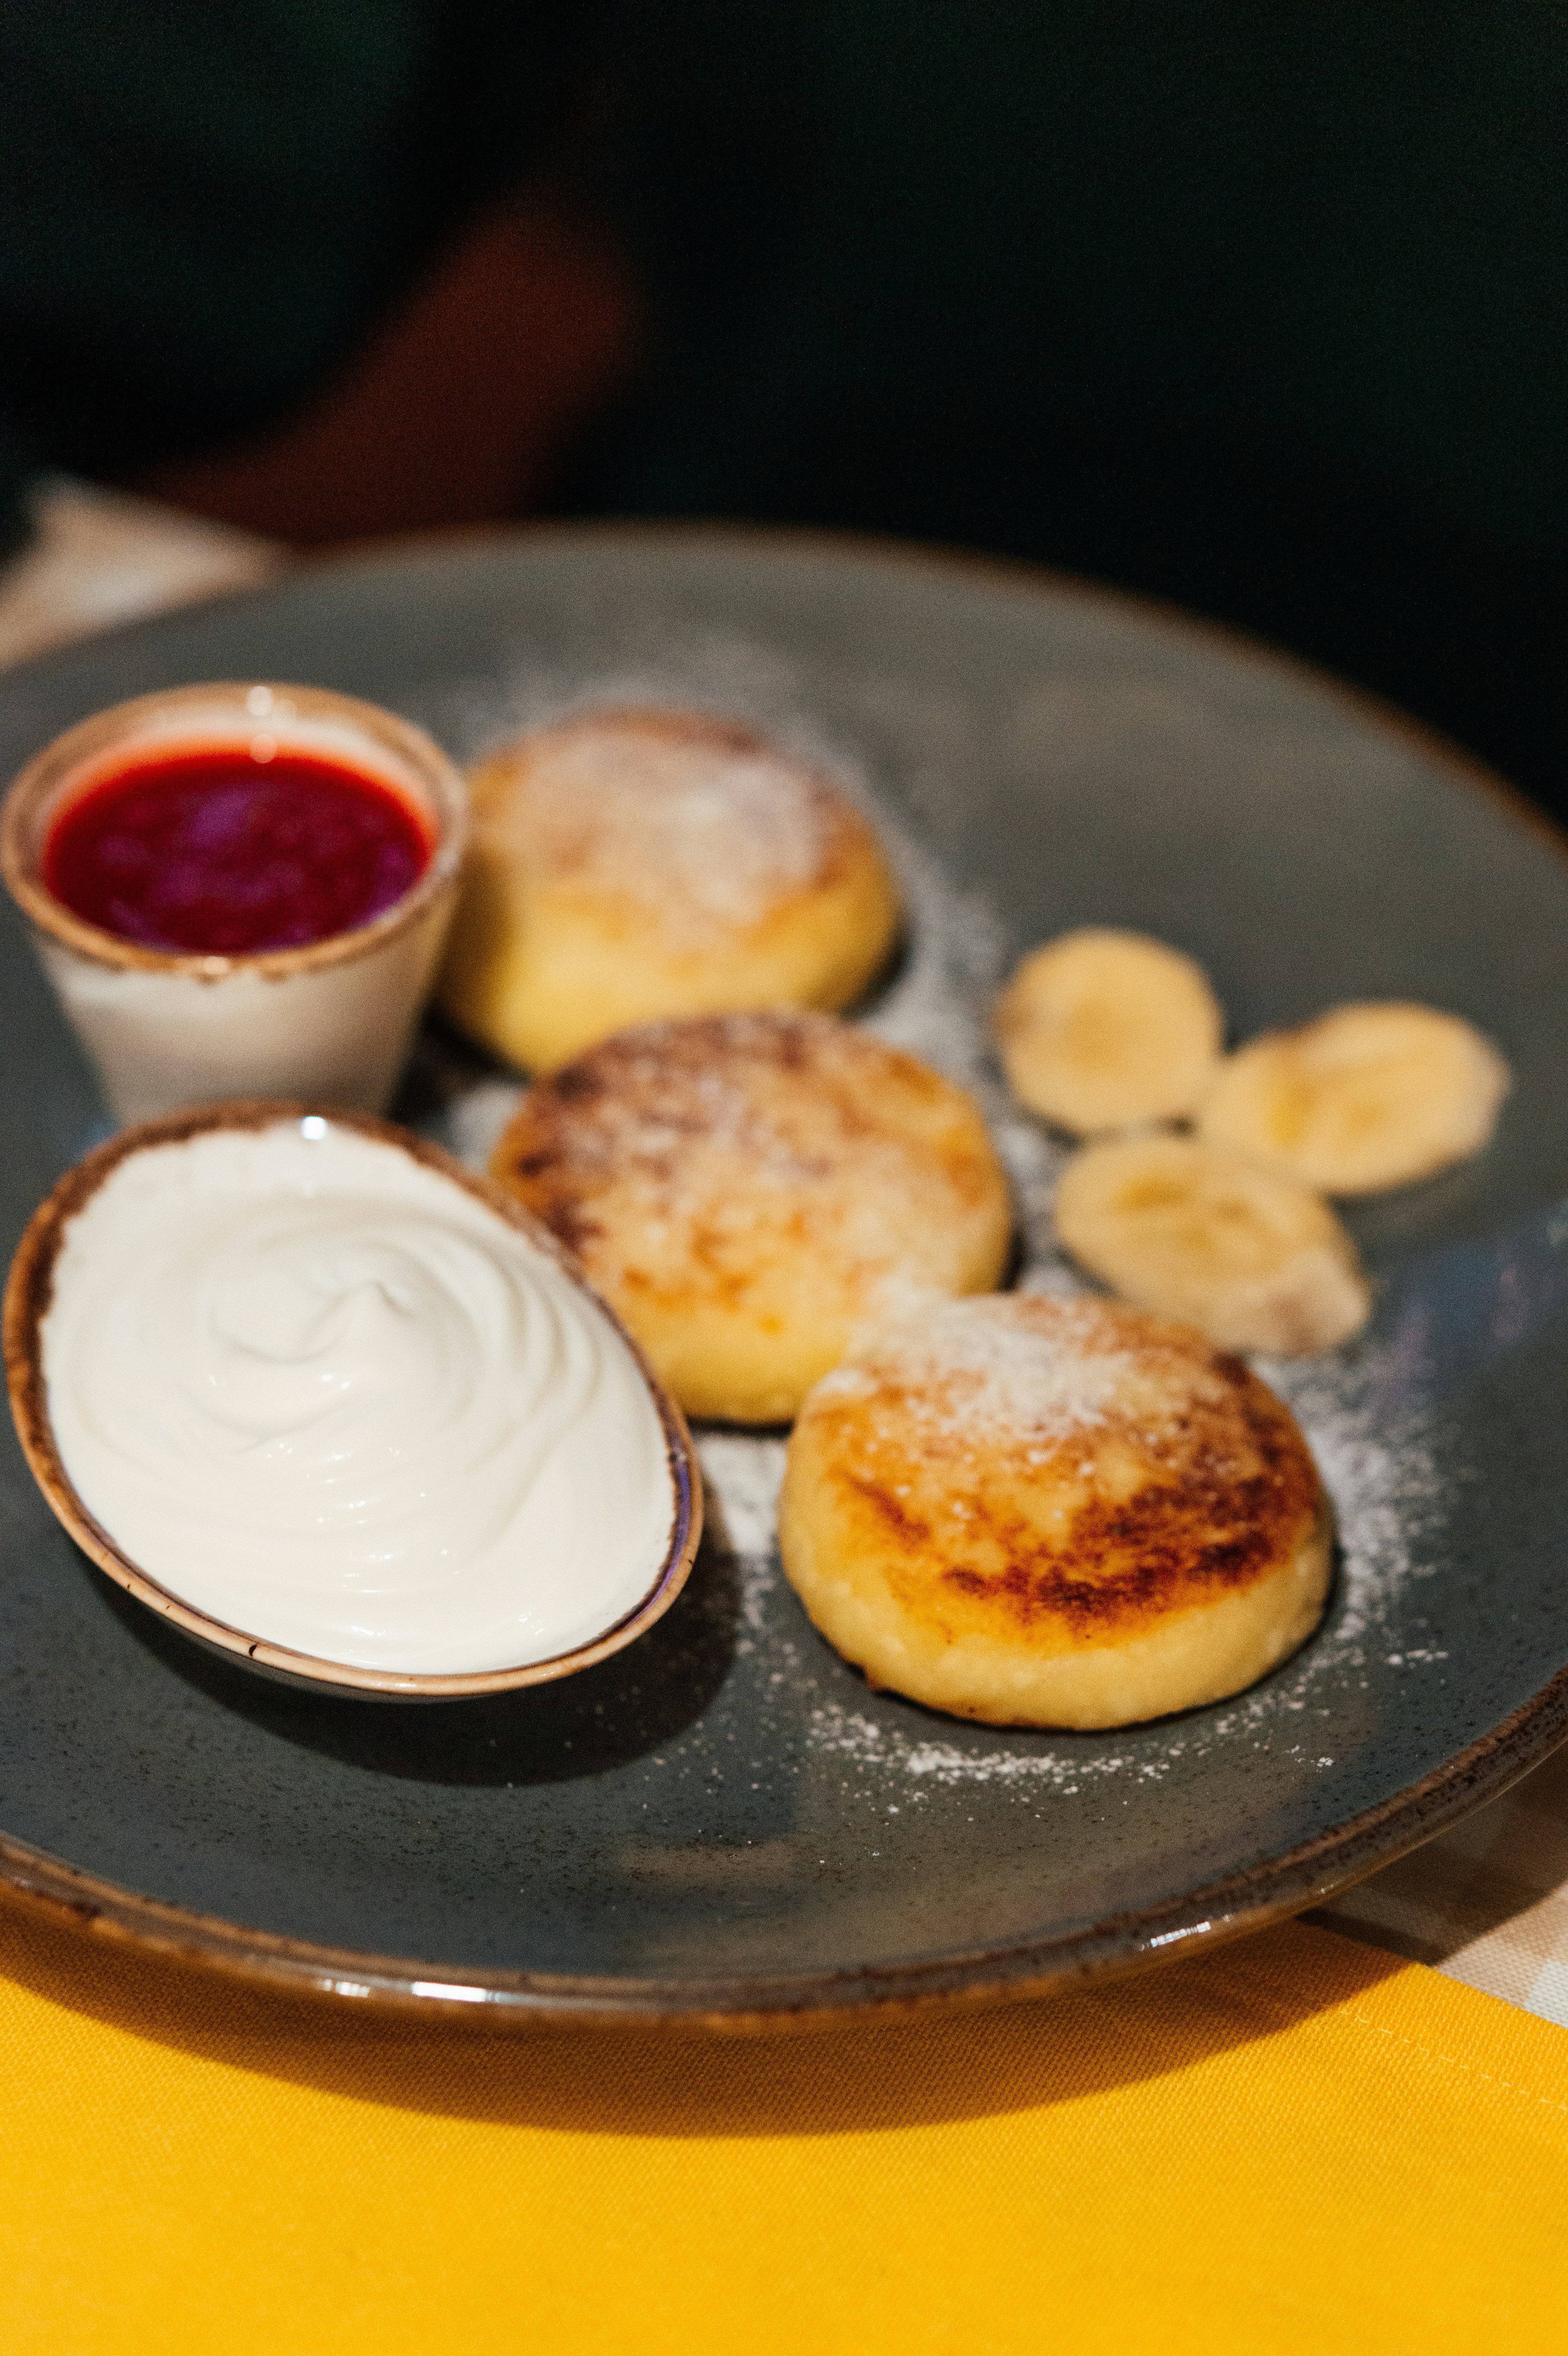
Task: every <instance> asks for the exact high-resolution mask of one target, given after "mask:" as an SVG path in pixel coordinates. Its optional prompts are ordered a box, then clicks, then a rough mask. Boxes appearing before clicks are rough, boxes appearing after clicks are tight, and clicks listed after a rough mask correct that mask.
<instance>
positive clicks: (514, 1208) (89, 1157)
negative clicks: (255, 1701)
mask: <svg viewBox="0 0 1568 2356" xmlns="http://www.w3.org/2000/svg"><path fill="white" fill-rule="evenodd" d="M304 1119H324V1120H327V1121H331V1122H333V1123H335V1124H336V1126H338V1127H340V1128H344V1129H350V1130H355V1131H356V1132H357V1134H358V1135H359V1136H361V1137H368V1138H369V1139H371V1140H372V1141H374V1142H376V1143H378V1144H381V1145H387V1146H391V1147H394V1148H397V1149H398V1150H400V1151H403V1152H405V1153H407V1154H409V1155H411V1158H412V1159H413V1160H414V1161H416V1162H420V1163H421V1164H422V1165H423V1166H424V1167H425V1168H427V1169H431V1170H434V1171H437V1172H439V1173H441V1175H442V1176H443V1177H445V1178H449V1179H451V1180H452V1181H453V1183H456V1184H457V1185H460V1186H461V1187H463V1189H464V1192H465V1193H467V1194H472V1195H474V1196H475V1198H476V1199H477V1200H478V1201H479V1202H481V1203H483V1204H485V1206H486V1207H487V1208H488V1209H489V1210H491V1211H494V1212H495V1213H496V1215H498V1216H499V1217H500V1218H501V1219H502V1220H503V1221H504V1222H505V1224H506V1225H507V1226H509V1227H512V1228H514V1229H516V1230H517V1233H518V1234H520V1235H523V1236H525V1237H527V1238H528V1241H529V1243H531V1244H533V1245H534V1246H535V1247H536V1248H538V1249H539V1250H541V1251H543V1252H544V1253H545V1254H546V1255H547V1257H548V1258H549V1259H550V1260H551V1261H552V1262H553V1263H554V1265H555V1266H556V1267H557V1268H559V1269H560V1270H561V1272H562V1274H563V1275H565V1276H566V1277H567V1278H568V1279H569V1280H570V1281H571V1284H572V1285H573V1286H574V1287H575V1288H576V1290H578V1291H579V1292H581V1293H583V1294H585V1295H586V1296H587V1298H588V1299H589V1300H590V1301H592V1302H593V1304H594V1306H595V1307H596V1308H597V1309H598V1310H599V1311H600V1312H601V1313H602V1314H603V1316H605V1317H606V1318H608V1320H609V1322H610V1324H611V1327H612V1329H613V1331H614V1332H615V1333H617V1334H618V1335H619V1336H620V1338H621V1339H622V1341H623V1342H624V1344H626V1347H627V1348H628V1349H629V1350H630V1352H631V1353H632V1356H633V1359H634V1362H635V1365H636V1366H637V1367H638V1370H639V1371H640V1373H641V1374H642V1376H643V1378H644V1380H645V1382H646V1384H647V1386H648V1389H649V1391H650V1393H651V1394H652V1397H653V1401H654V1405H655V1407H656V1410H657V1413H658V1418H659V1424H660V1428H661V1430H663V1432H664V1437H665V1453H666V1459H667V1462H668V1465H669V1469H670V1479H671V1483H672V1486H673V1489H674V1494H675V1518H674V1522H673V1524H672V1526H671V1530H670V1537H669V1543H668V1545H667V1547H666V1549H665V1553H664V1556H663V1558H662V1559H661V1561H660V1564H659V1568H658V1570H657V1573H656V1576H655V1579H654V1580H653V1583H652V1585H651V1586H650V1587H649V1588H648V1590H646V1592H645V1594H644V1595H643V1596H642V1597H641V1599H640V1600H639V1601H637V1602H636V1603H635V1604H634V1605H633V1607H632V1609H631V1610H630V1611H629V1612H624V1613H623V1614H622V1616H621V1617H620V1619H618V1620H617V1621H615V1622H613V1625H612V1626H611V1627H609V1628H607V1629H605V1630H604V1631H603V1633H601V1634H600V1635H598V1636H595V1637H593V1638H592V1639H591V1640H590V1641H589V1642H588V1643H587V1644H578V1645H574V1646H573V1647H572V1648H571V1651H570V1652H565V1653H556V1654H552V1655H549V1658H547V1659H545V1660H542V1661H530V1662H528V1663H525V1664H523V1665H519V1666H517V1667H512V1668H504V1669H481V1670H474V1671H470V1672H466V1673H463V1674H457V1675H450V1674H444V1675H435V1674H423V1673H418V1674H416V1673H413V1672H409V1671H403V1670H392V1669H368V1668H358V1667H356V1666H354V1665H352V1664H350V1663H347V1662H344V1661H329V1660H325V1659H323V1658H321V1657H319V1656H318V1655H315V1654H310V1653H302V1652H298V1651H296V1650H295V1649H294V1648H293V1647H292V1646H290V1645H285V1644H272V1642H271V1641H270V1640H269V1639H268V1638H266V1637H263V1636H256V1635H252V1634H251V1632H250V1631H249V1630H248V1629H241V1628H235V1627H232V1626H230V1625H229V1622H227V1621H224V1620H219V1618H218V1617H217V1616H216V1615H215V1614H214V1613H212V1612H204V1611H202V1610H201V1608H200V1607H199V1606H198V1605H197V1604H194V1603H189V1602H187V1601H185V1600H184V1599H183V1598H182V1597H180V1596H178V1595H176V1594H174V1593H172V1592H171V1590H169V1589H167V1588H166V1587H164V1586H163V1585H161V1584H160V1582H159V1581H158V1580H155V1579H154V1578H153V1577H152V1576H151V1574H150V1573H149V1572H147V1571H146V1570H144V1569H143V1568H142V1567H141V1565H140V1564H139V1563H137V1562H135V1561H134V1560H133V1558H132V1557H131V1556H129V1555H128V1554H126V1553H125V1552H124V1551H123V1549H122V1548H121V1547H119V1546H118V1545H117V1544H116V1543H115V1541H114V1539H113V1538H112V1537H111V1536H110V1534H109V1532H108V1531H107V1530H106V1529H105V1528H104V1527H103V1526H102V1524H101V1522H99V1521H98V1520H97V1519H96V1518H95V1517H94V1515H92V1514H91V1513H90V1512H89V1510H88V1508H87V1506H86V1505H84V1504H83V1503H82V1500H81V1499H80V1496H78V1494H77V1492H76V1489H75V1487H74V1485H73V1484H72V1483H71V1480H70V1476H69V1473H68V1472H66V1469H65V1466H64V1464H63V1463H62V1462H61V1461H60V1456H59V1450H58V1448H57V1447H56V1445H55V1438H54V1429H53V1426H52V1424H51V1422H50V1420H49V1411H48V1387H47V1385H46V1383H45V1381H44V1374H43V1363H42V1349H41V1346H40V1328H41V1326H42V1324H43V1321H44V1318H45V1316H46V1315H47V1314H48V1309H49V1304H50V1301H51V1300H52V1298H53V1291H54V1268H55V1261H56V1259H57V1258H58V1257H59V1249H60V1246H61V1244H62V1243H63V1241H64V1239H65V1235H66V1231H67V1229H68V1228H69V1225H70V1222H71V1220H72V1219H73V1218H74V1217H75V1216H76V1215H77V1214H78V1213H79V1212H80V1210H81V1209H82V1208H83V1207H84V1206H85V1205H86V1204H87V1203H88V1202H89V1201H90V1200H91V1197H92V1196H93V1195H94V1194H96V1193H97V1191H98V1189H99V1188H100V1187H101V1185H102V1184H103V1183H104V1181H105V1179H107V1178H108V1177H109V1176H110V1175H111V1174H112V1173H113V1172H114V1171H115V1170H117V1169H118V1168H119V1167H120V1165H121V1164H122V1163H123V1162H127V1161H129V1160H131V1159H132V1157H133V1155H135V1154H137V1153H142V1152H146V1151H152V1150H153V1149H155V1148H156V1147H159V1146H164V1145H180V1144H184V1143H186V1142H187V1141H188V1140H189V1139H191V1138H193V1137H200V1136H206V1135H208V1134H210V1133H212V1132H213V1131H215V1130H261V1129H271V1128H275V1127H280V1126H283V1125H284V1124H287V1123H289V1122H292V1121H297V1120H304ZM4 1341H5V1382H6V1388H7V1390H8V1392H9V1395H10V1401H11V1414H12V1419H13V1420H14V1421H15V1423H16V1434H17V1437H18V1439H19V1440H20V1441H21V1444H22V1453H23V1455H24V1456H25V1457H26V1458H27V1468H28V1470H29V1472H31V1473H32V1475H33V1478H34V1479H35V1481H37V1484H38V1487H39V1488H40V1489H41V1490H42V1492H43V1494H44V1498H45V1501H46V1503H47V1504H48V1506H49V1508H50V1510H51V1511H52V1512H53V1514H54V1515H55V1517H56V1519H57V1520H58V1521H59V1523H61V1525H62V1526H64V1528H65V1529H66V1530H67V1531H68V1532H69V1536H70V1537H72V1538H74V1539H75V1541H76V1543H77V1545H78V1546H79V1547H81V1549H82V1551H83V1552H84V1553H85V1554H87V1555H89V1556H90V1557H91V1559H92V1560H93V1561H94V1562H95V1563H96V1564H97V1565H98V1567H99V1569H101V1570H102V1571H105V1572H106V1573H107V1574H108V1576H109V1577H110V1578H111V1579H112V1580H114V1581H115V1582H116V1584H117V1585H119V1586H121V1587H123V1588H124V1589H125V1590H126V1592H127V1593H128V1594H131V1595H133V1596H134V1597H135V1598H136V1600H137V1601H138V1602H141V1603H144V1604H146V1605H147V1606H148V1608H149V1609H150V1610H152V1611H154V1612H157V1614H158V1615H159V1617H160V1618H161V1619H165V1620H171V1621H173V1622H174V1623H175V1625H176V1627H178V1628H182V1629H184V1630H185V1632H186V1633H187V1635H191V1636H194V1637H196V1638H197V1639H198V1640H199V1641H201V1642H203V1643H205V1644H209V1645H215V1646H217V1647H218V1648H219V1649H220V1650H221V1651H223V1652H226V1653H230V1654H233V1655H237V1656H238V1657H239V1658H240V1659H241V1660H244V1661H246V1662H248V1663H249V1664H250V1665H251V1666H252V1667H255V1668H257V1669H261V1670H267V1671H270V1672H272V1674H273V1675H275V1676H285V1677H291V1678H295V1679H299V1680H300V1681H302V1682H304V1683H308V1684H310V1685H312V1686H315V1687H336V1688H338V1689H342V1690H345V1691H348V1692H356V1693H361V1694H374V1695H379V1696H381V1697H385V1698H387V1699H389V1700H405V1701H411V1700H429V1701H448V1700H461V1699H464V1698H466V1697H469V1696H472V1695H477V1694H493V1693H506V1692H510V1691H512V1690H514V1689H515V1688H517V1687H524V1686H537V1685H549V1684H552V1683H554V1682H555V1681H556V1680H557V1679H558V1678H560V1677H566V1676H575V1674H576V1673H577V1671H578V1670H580V1669H587V1668H592V1666H593V1665H595V1663H597V1662H599V1661H603V1660H607V1659H608V1658H609V1657H610V1655H612V1654H613V1653H618V1652H620V1651H621V1650H622V1649H623V1647H624V1646H625V1645H627V1644H631V1643H632V1642H633V1641H634V1640H635V1638H636V1637H638V1636H640V1635H642V1634H643V1633H644V1632H645V1630H646V1629H648V1628H651V1627H652V1626H653V1624H654V1622H656V1620H658V1619H660V1618H662V1617H663V1615H664V1613H665V1612H667V1611H668V1609H669V1607H670V1605H671V1604H672V1603H673V1602H674V1601H675V1599H676V1597H677V1595H678V1594H679V1592H680V1590H681V1589H682V1588H683V1587H684V1586H685V1584H686V1581H687V1578H688V1574H689V1572H690V1569H691V1565H692V1562H693V1560H694V1558H695V1557H696V1553H697V1547H698V1544H699V1539H700V1537H701V1536H702V1483H701V1480H700V1478H699V1474H698V1472H697V1463H696V1456H695V1452H694V1451H693V1448H692V1443H691V1434H690V1432H689V1431H688V1429H687V1424H686V1419H685V1417H684V1416H683V1415H682V1413H681V1411H680V1409H679V1408H678V1407H677V1405H676V1403H675V1401H674V1400H673V1399H672V1398H670V1397H669V1395H668V1393H667V1391H666V1389H665V1387H664V1386H663V1384H662V1383H660V1381H659V1380H658V1378H657V1376H656V1375H655V1374H654V1372H653V1370H652V1368H651V1367H650V1366H649V1365H648V1362H647V1360H646V1358H645V1355H644V1354H643V1352H642V1351H641V1350H640V1349H639V1348H638V1346H637V1344H636V1343H635V1341H634V1340H633V1338H632V1336H631V1335H630V1334H629V1333H627V1332H626V1330H625V1328H624V1325H623V1324H622V1323H621V1321H620V1319H619V1318H618V1317H617V1316H616V1315H615V1313H614V1312H613V1310H612V1309H611V1308H610V1307H609V1306H608V1304H607V1303H606V1302H605V1301H602V1300H601V1299H600V1297H599V1295H598V1294H597V1293H596V1292H595V1291H594V1290H593V1288H592V1285H591V1284H590V1283H589V1282H588V1280H587V1279H586V1277H585V1276H584V1275H583V1273H582V1271H581V1269H580V1268H579V1267H578V1266H577V1264H576V1262H575V1261H574V1260H573V1259H572V1258H571V1254H570V1253H569V1252H568V1251H567V1250H566V1248H565V1247H564V1246H563V1245H561V1244H560V1242H559V1241H558V1240H557V1238H556V1237H554V1236H552V1235H551V1234H550V1232H549V1229H548V1228H547V1227H545V1226H542V1225H541V1224H540V1223H539V1221H538V1220H537V1219H535V1218H534V1217H533V1216H532V1215H531V1214H530V1213H528V1211H525V1210H524V1209H523V1207H522V1205H520V1204H518V1203H516V1202H514V1201H513V1200H512V1198H511V1196H510V1195H509V1194H507V1192H506V1190H505V1189H504V1188H503V1187H501V1186H499V1185H497V1184H496V1183H495V1181H494V1180H493V1179H490V1178H486V1177H481V1176H480V1175H479V1174H478V1173H476V1172H475V1171H472V1170H469V1169H467V1168H465V1166H464V1164H463V1163H462V1162H459V1161H457V1160H456V1158H455V1157H454V1156H453V1155H452V1154H450V1153H448V1152H446V1151H444V1149H443V1147H441V1146H439V1145H432V1143H431V1142H430V1141H428V1140H427V1139H425V1138H422V1137H419V1136H416V1135H415V1134H414V1133H413V1131H411V1130H406V1129H401V1128H400V1127H399V1126H398V1124H397V1123H396V1122H395V1121H389V1120H379V1119H376V1118H375V1117H374V1116H373V1115H371V1114H369V1113H357V1112H345V1111H343V1110H341V1109H340V1108H337V1107H336V1106H332V1105H327V1104H317V1103H313V1102H309V1101H306V1100H304V1099H302V1098H292V1097H240V1098H231V1099H229V1100H227V1101H225V1102H223V1103H220V1104H213V1105H198V1106H196V1107H193V1108H191V1109H190V1110H189V1111H186V1112H178V1113H170V1114H166V1115H165V1116H164V1117H163V1118H162V1119H157V1120H147V1121H138V1122H137V1123H135V1124H134V1126H133V1127H132V1128H130V1129H125V1130H120V1131H119V1132H118V1134H117V1135H115V1136H113V1137H112V1138H110V1139H109V1140H108V1141H107V1142H106V1143H105V1144H102V1145H100V1146H98V1147H96V1148H95V1149H94V1151H92V1152H91V1153H88V1154H86V1155H84V1156H83V1158H82V1159H81V1160H80V1162H76V1163H74V1164H73V1165H72V1167H71V1168H70V1169H69V1170H68V1171H67V1172H66V1173H65V1174H64V1176H63V1177H61V1178H60V1179H59V1180H58V1181H57V1183H56V1184H55V1185H54V1186H53V1187H52V1188H51V1189H50V1191H49V1193H48V1194H47V1195H46V1196H45V1198H44V1200H43V1201H42V1203H40V1204H39V1205H38V1207H37V1210H36V1211H35V1212H34V1214H33V1215H32V1217H31V1218H30V1219H29V1220H28V1222H27V1228H26V1230H25V1232H24V1234H23V1237H22V1240H21V1242H20V1243H19V1244H18V1246H17V1248H16V1257H15V1258H14V1259H13V1260H12V1262H11V1270H10V1275H9V1277H8V1278H7V1280H6V1285H5V1308H4Z"/></svg>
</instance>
